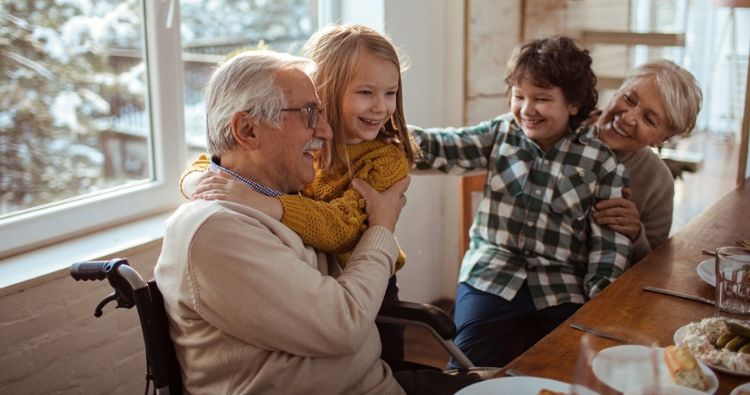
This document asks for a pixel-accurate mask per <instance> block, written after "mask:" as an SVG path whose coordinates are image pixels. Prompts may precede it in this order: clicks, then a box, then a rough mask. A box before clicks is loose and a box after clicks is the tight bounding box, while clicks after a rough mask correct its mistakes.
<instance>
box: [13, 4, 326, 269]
mask: <svg viewBox="0 0 750 395" xmlns="http://www.w3.org/2000/svg"><path fill="white" fill-rule="evenodd" d="M317 7H318V1H315V0H283V1H271V0H181V1H179V0H153V1H152V0H96V1H93V0H34V1H30V0H29V1H27V0H23V1H11V0H0V54H1V56H0V93H1V94H0V103H1V104H0V258H4V257H8V256H11V255H14V254H16V253H20V252H23V251H27V250H30V249H33V248H35V247H38V246H42V245H45V244H50V243H52V242H56V241H59V240H63V239H65V238H70V237H74V236H77V235H81V234H84V233H88V232H92V231H95V230H96V229H100V228H102V227H105V226H112V225H115V224H118V223H123V222H127V221H131V220H133V219H136V218H139V217H144V216H147V215H150V214H154V213H157V212H163V211H167V210H172V209H174V208H175V207H176V206H177V205H178V204H179V203H180V202H181V198H180V195H179V192H178V187H177V182H178V180H179V176H180V174H181V172H182V171H183V170H184V168H185V165H186V164H187V163H189V162H191V161H192V160H193V159H194V158H195V157H196V155H197V154H198V153H199V152H203V151H204V150H205V144H206V142H205V129H204V128H205V112H204V108H203V95H202V89H203V86H204V85H205V82H206V80H207V79H208V77H209V76H210V73H211V72H212V70H213V68H214V67H215V65H216V64H217V62H220V61H222V60H224V59H225V58H226V57H227V55H230V54H231V53H232V52H234V51H239V50H244V49H252V48H258V47H262V48H270V49H274V50H278V51H288V52H292V53H297V54H299V53H300V48H301V46H302V44H303V43H304V41H305V40H306V39H307V38H308V37H309V36H310V34H311V33H312V32H313V31H314V30H315V29H316V28H317V20H318V19H317ZM180 48H181V49H182V50H180Z"/></svg>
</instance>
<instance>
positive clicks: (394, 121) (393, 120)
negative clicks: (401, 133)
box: [391, 115, 398, 132]
mask: <svg viewBox="0 0 750 395" xmlns="http://www.w3.org/2000/svg"><path fill="white" fill-rule="evenodd" d="M391 129H393V130H394V131H396V132H398V126H396V120H395V119H393V115H391Z"/></svg>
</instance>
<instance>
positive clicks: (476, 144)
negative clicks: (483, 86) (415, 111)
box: [409, 116, 509, 174]
mask: <svg viewBox="0 0 750 395" xmlns="http://www.w3.org/2000/svg"><path fill="white" fill-rule="evenodd" d="M508 122H509V121H508V120H507V118H506V117H505V116H500V117H498V118H495V119H493V120H491V121H485V122H482V123H480V124H478V125H475V126H468V127H463V128H444V129H439V128H431V129H422V128H419V127H417V126H409V130H410V131H411V132H412V134H413V135H414V139H415V141H416V142H417V144H419V148H420V150H421V151H422V156H421V158H417V160H416V168H417V170H437V171H439V172H442V173H457V174H461V173H465V172H467V171H470V170H475V169H486V168H487V164H488V161H489V158H490V154H491V153H492V147H493V146H494V144H495V140H496V138H497V134H498V133H504V132H507V127H508Z"/></svg>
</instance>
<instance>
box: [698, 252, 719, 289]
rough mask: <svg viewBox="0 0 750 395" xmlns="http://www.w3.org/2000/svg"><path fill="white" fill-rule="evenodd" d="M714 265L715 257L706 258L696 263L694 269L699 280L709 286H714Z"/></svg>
mask: <svg viewBox="0 0 750 395" xmlns="http://www.w3.org/2000/svg"><path fill="white" fill-rule="evenodd" d="M715 267H716V258H708V259H706V260H705V261H703V262H701V263H699V264H698V266H697V267H696V268H695V271H696V272H698V277H700V278H701V280H703V281H705V282H707V283H708V284H709V285H710V286H712V287H715V286H716V273H715V272H714V268H715Z"/></svg>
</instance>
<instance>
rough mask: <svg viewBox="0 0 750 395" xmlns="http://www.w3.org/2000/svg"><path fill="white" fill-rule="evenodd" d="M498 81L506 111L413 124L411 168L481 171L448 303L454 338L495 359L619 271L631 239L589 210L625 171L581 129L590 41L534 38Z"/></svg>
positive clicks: (484, 359) (590, 86)
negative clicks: (438, 124)
mask: <svg viewBox="0 0 750 395" xmlns="http://www.w3.org/2000/svg"><path fill="white" fill-rule="evenodd" d="M505 82H506V83H507V85H508V87H509V88H508V92H509V93H510V97H511V98H510V103H511V114H506V115H503V116H499V117H497V118H495V119H492V120H490V121H486V122H483V123H481V124H479V125H476V126H473V127H465V128H460V129H428V130H423V129H419V128H414V130H413V132H414V134H415V138H416V140H417V141H418V142H419V144H420V148H421V149H422V151H423V157H422V159H419V160H418V161H417V169H437V170H440V171H442V172H445V173H448V172H451V173H454V172H455V170H456V168H458V169H459V170H461V169H463V170H467V171H468V170H474V169H487V172H488V173H487V184H486V185H485V188H484V196H483V198H482V201H481V203H480V205H479V210H478V213H477V215H476V217H475V218H474V223H473V225H472V227H471V230H470V236H471V242H470V246H469V250H468V251H467V253H466V255H465V256H464V260H463V263H462V265H461V271H460V275H459V286H458V291H457V295H456V309H455V321H456V326H457V328H458V334H457V336H456V343H457V345H458V346H459V347H460V348H461V349H462V350H463V351H464V353H466V354H467V356H468V357H469V359H471V360H472V362H474V364H475V365H477V366H503V365H505V364H506V363H507V362H509V361H511V360H512V359H513V358H515V357H516V356H518V355H520V354H521V353H522V352H523V351H525V350H526V349H527V348H529V347H530V346H531V345H533V344H534V343H535V342H536V341H538V340H539V339H541V338H542V337H543V336H544V335H545V334H547V333H549V332H550V331H551V330H552V329H554V328H555V327H556V326H557V325H559V324H560V323H561V322H562V321H564V320H565V319H566V318H568V317H569V316H570V315H571V314H573V313H574V312H575V311H576V310H577V309H578V308H579V307H580V306H581V305H582V304H583V303H584V302H585V301H586V300H587V299H589V298H592V297H594V296H595V295H596V294H597V293H598V292H599V291H601V290H602V289H603V288H604V287H606V286H607V285H608V284H610V283H611V282H612V281H614V280H615V279H616V278H617V277H618V276H619V275H620V274H622V272H623V271H624V270H625V269H626V266H627V264H628V256H629V254H630V249H631V245H630V241H629V239H628V238H627V237H626V236H624V235H621V234H619V233H616V232H614V231H613V230H611V229H609V228H607V227H602V226H599V225H597V224H596V222H595V221H593V220H592V216H591V214H592V210H593V208H592V207H593V205H594V204H595V203H596V202H597V201H599V200H602V199H609V198H614V197H621V196H622V188H623V187H625V186H626V182H627V180H626V174H625V172H626V170H625V168H624V167H623V166H622V165H620V164H618V162H617V160H616V159H615V156H614V154H613V153H612V152H611V151H610V150H609V149H608V148H607V147H606V145H604V144H603V143H602V142H601V141H599V140H597V139H595V138H594V137H593V134H592V133H590V132H591V130H590V129H588V128H580V129H577V128H578V127H579V125H580V124H581V122H582V121H583V120H585V119H586V117H587V116H588V114H589V113H590V112H591V110H592V109H593V108H594V106H595V105H596V100H597V93H596V89H595V85H596V77H595V76H594V73H593V71H592V70H591V57H590V56H589V55H588V51H586V50H582V49H580V48H578V47H577V46H576V44H575V43H574V42H573V41H572V40H570V39H568V38H565V37H555V38H549V39H542V40H535V41H532V42H530V43H527V44H525V45H523V46H521V47H520V48H518V49H517V50H516V51H514V54H513V56H512V57H511V60H510V61H509V63H508V71H507V73H506V78H505ZM574 130H577V132H573V131H574ZM459 172H460V171H459ZM451 367H455V366H453V363H451Z"/></svg>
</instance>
